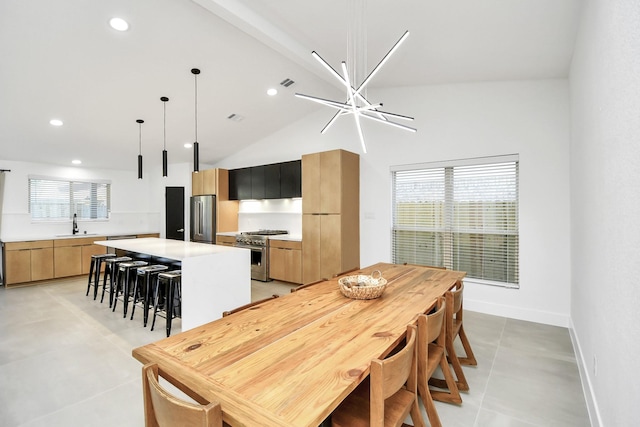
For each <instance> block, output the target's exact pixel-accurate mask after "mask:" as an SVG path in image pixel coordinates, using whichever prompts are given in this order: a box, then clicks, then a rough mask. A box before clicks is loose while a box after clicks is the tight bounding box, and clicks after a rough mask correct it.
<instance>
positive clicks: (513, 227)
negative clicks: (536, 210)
mask: <svg viewBox="0 0 640 427" xmlns="http://www.w3.org/2000/svg"><path fill="white" fill-rule="evenodd" d="M461 163H462V162H461ZM463 163H464V164H463V165H460V166H437V167H421V168H416V169H408V170H398V171H394V172H393V176H392V179H393V230H392V233H393V236H392V257H393V261H394V262H395V263H404V262H408V263H412V264H421V265H431V266H443V267H447V268H450V269H454V270H460V271H466V272H467V277H470V278H477V279H483V280H488V281H494V282H502V283H508V284H510V285H517V284H518V280H519V272H518V264H519V263H518V252H519V238H518V161H507V162H495V163H491V162H486V159H485V161H483V162H482V164H469V162H468V161H465V162H463Z"/></svg>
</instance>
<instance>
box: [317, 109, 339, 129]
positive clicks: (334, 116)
mask: <svg viewBox="0 0 640 427" xmlns="http://www.w3.org/2000/svg"><path fill="white" fill-rule="evenodd" d="M343 114H344V111H338V112H337V113H335V114H334V115H333V117H331V120H329V122H328V123H327V124H326V125H324V127H323V128H322V130H321V131H320V133H322V134H323V133H325V132H326V131H328V130H329V128H330V127H331V125H332V124H334V123H335V122H336V120H338V117H340V116H342V115H343Z"/></svg>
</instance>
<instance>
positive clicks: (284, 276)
mask: <svg viewBox="0 0 640 427" xmlns="http://www.w3.org/2000/svg"><path fill="white" fill-rule="evenodd" d="M269 277H270V278H271V279H275V280H282V281H285V282H291V283H298V284H300V283H302V242H295V241H290V240H273V239H269Z"/></svg>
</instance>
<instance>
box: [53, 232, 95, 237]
mask: <svg viewBox="0 0 640 427" xmlns="http://www.w3.org/2000/svg"><path fill="white" fill-rule="evenodd" d="M97 235H98V233H77V234H56V237H85V236H97Z"/></svg>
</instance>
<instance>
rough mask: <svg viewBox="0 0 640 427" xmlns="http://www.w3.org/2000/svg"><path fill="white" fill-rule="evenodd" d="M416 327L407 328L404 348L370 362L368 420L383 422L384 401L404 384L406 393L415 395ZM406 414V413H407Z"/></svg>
mask: <svg viewBox="0 0 640 427" xmlns="http://www.w3.org/2000/svg"><path fill="white" fill-rule="evenodd" d="M416 350H417V347H416V327H415V326H414V325H409V326H408V327H407V338H406V344H405V346H404V348H403V349H402V350H400V351H398V352H397V353H396V354H394V355H393V356H391V357H388V358H387V359H383V360H380V359H374V360H372V361H371V396H370V402H371V405H370V411H371V414H370V418H371V421H372V425H373V420H381V419H382V420H384V401H385V399H387V398H388V397H390V396H392V395H393V394H395V393H396V392H397V391H398V390H400V389H401V388H402V387H403V386H404V385H405V384H407V389H408V391H410V392H412V393H414V394H415V393H416V384H417V379H416V375H417V370H416V368H417V365H416V363H417V360H416V357H417V353H416ZM407 412H408V411H407Z"/></svg>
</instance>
